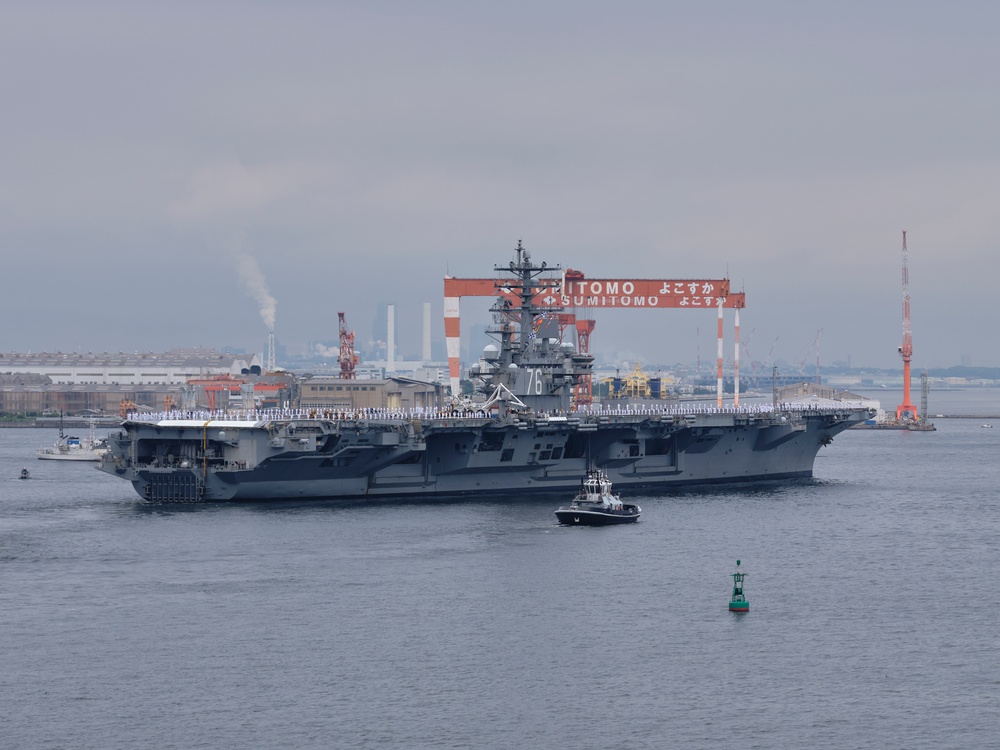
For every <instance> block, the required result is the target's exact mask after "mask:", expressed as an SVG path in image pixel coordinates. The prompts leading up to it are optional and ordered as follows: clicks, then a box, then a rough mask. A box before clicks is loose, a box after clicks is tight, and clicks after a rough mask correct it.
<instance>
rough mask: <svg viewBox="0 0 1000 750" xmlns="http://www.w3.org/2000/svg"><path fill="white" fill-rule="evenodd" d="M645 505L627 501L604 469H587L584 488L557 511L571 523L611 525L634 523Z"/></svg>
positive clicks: (577, 524)
mask: <svg viewBox="0 0 1000 750" xmlns="http://www.w3.org/2000/svg"><path fill="white" fill-rule="evenodd" d="M641 512H642V508H640V507H639V506H638V505H635V504H633V503H623V502H622V500H621V498H620V497H619V496H618V495H616V494H614V493H613V492H612V491H611V480H610V479H608V475H607V474H605V473H604V472H603V471H602V470H600V469H592V470H590V471H588V472H587V478H586V479H584V480H583V484H582V485H581V487H580V491H579V492H578V493H577V495H576V497H574V498H573V502H572V503H570V504H569V505H564V506H562V507H561V508H559V510H557V511H556V518H558V519H559V523H564V524H568V525H571V526H610V525H612V524H617V523H634V522H636V521H638V520H639V514H640V513H641Z"/></svg>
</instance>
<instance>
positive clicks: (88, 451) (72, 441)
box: [35, 422, 108, 461]
mask: <svg viewBox="0 0 1000 750" xmlns="http://www.w3.org/2000/svg"><path fill="white" fill-rule="evenodd" d="M107 452H108V446H107V442H106V441H105V440H99V439H98V438H97V435H96V434H95V433H94V423H93V422H91V423H90V435H89V437H87V438H79V437H77V436H76V435H66V434H64V433H63V428H62V426H60V427H59V439H58V440H56V442H55V444H53V445H52V446H51V447H46V448H39V449H38V450H37V451H35V456H36V457H38V458H41V459H45V460H50V461H100V460H101V458H102V457H103V456H104V454H105V453H107Z"/></svg>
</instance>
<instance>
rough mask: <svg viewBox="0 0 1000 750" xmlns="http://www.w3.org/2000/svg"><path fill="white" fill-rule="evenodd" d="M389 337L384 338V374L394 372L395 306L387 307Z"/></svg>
mask: <svg viewBox="0 0 1000 750" xmlns="http://www.w3.org/2000/svg"><path fill="white" fill-rule="evenodd" d="M386 317H388V319H389V335H388V336H387V337H386V355H385V358H386V367H385V369H386V373H387V374H389V375H391V374H392V373H394V372H396V306H395V305H389V312H388V315H387V316H386Z"/></svg>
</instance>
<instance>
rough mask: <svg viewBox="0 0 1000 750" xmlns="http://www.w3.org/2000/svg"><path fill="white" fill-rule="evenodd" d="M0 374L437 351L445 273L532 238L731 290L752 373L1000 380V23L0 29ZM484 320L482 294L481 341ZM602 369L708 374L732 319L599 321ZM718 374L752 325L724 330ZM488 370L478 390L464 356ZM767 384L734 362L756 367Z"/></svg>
mask: <svg viewBox="0 0 1000 750" xmlns="http://www.w3.org/2000/svg"><path fill="white" fill-rule="evenodd" d="M0 21H2V23H0V39H2V41H3V44H2V48H0V60H2V62H3V70H4V72H3V73H2V74H0V92H2V95H3V100H4V102H5V103H6V107H5V110H6V112H7V117H5V118H4V119H3V121H2V122H0V134H2V138H0V154H2V160H0V164H2V166H0V195H2V196H3V201H2V203H0V205H2V209H0V243H2V247H3V257H4V266H5V278H6V280H7V282H8V283H7V285H6V289H5V293H4V294H3V295H2V296H0V319H2V320H3V324H2V326H0V351H27V350H29V349H30V350H33V351H43V350H44V351H76V350H82V351H122V350H127V351H133V350H144V351H164V350H167V349H170V348H172V347H188V346H205V347H214V348H216V349H221V348H222V347H223V346H225V345H232V346H235V347H239V348H243V349H246V350H248V351H257V352H260V351H262V348H261V347H262V346H263V342H264V341H265V340H266V337H267V331H268V328H269V327H271V326H273V327H274V330H275V332H276V336H277V337H278V339H279V340H280V341H281V342H282V343H283V344H284V345H286V346H288V347H289V348H290V349H292V350H304V349H307V348H308V347H309V346H310V345H311V344H314V343H315V342H324V341H325V342H330V341H335V340H336V338H337V313H338V312H345V313H346V317H347V321H348V325H349V327H350V328H351V329H352V330H354V331H355V332H356V334H357V337H358V339H359V340H360V341H365V340H367V339H369V338H370V337H372V335H373V322H374V321H375V319H376V317H377V315H378V310H377V306H378V304H380V303H386V302H388V303H392V304H394V305H395V307H396V316H397V317H396V320H397V323H396V333H397V340H399V341H412V342H413V345H412V347H411V348H410V349H409V351H414V352H419V351H420V341H421V334H422V331H421V326H422V305H423V303H424V302H430V303H431V304H432V316H433V317H432V320H433V322H434V325H435V333H434V338H435V339H441V338H443V323H442V320H443V306H442V296H443V278H444V276H445V275H452V276H462V277H487V276H491V275H493V266H494V264H505V263H506V262H507V261H508V260H510V259H511V257H512V255H513V250H514V247H515V246H516V244H517V242H518V241H519V240H522V241H523V242H524V245H525V246H526V247H527V248H529V249H530V251H531V252H532V256H533V258H534V259H536V260H545V261H547V262H548V263H549V264H553V265H554V264H559V265H561V266H563V267H571V268H574V269H579V270H582V271H583V272H584V273H585V274H586V275H587V276H589V277H592V278H595V277H605V278H668V279H676V278H721V277H728V278H730V279H731V281H732V284H733V287H734V289H737V290H740V291H743V292H745V294H746V298H747V306H746V309H745V310H743V311H742V313H741V339H742V340H743V341H744V342H746V352H745V353H744V354H742V355H741V358H743V359H744V360H745V361H746V360H747V358H752V359H758V360H761V361H771V360H773V359H783V360H786V361H789V362H795V361H799V360H802V359H804V358H808V359H809V361H813V360H814V359H815V356H816V347H817V345H818V348H819V354H820V358H821V362H822V363H823V365H824V366H827V365H829V364H830V363H833V362H835V361H846V360H848V359H850V360H851V362H852V363H866V364H869V366H871V367H878V368H883V369H884V368H898V367H901V363H900V358H899V355H898V353H897V348H898V347H899V345H900V344H901V341H902V313H901V311H902V301H903V298H902V288H901V281H902V280H901V246H902V230H904V229H905V230H906V231H907V244H908V249H909V292H910V299H911V311H912V313H911V314H912V331H913V348H914V353H913V367H914V369H915V370H917V371H919V369H923V368H936V367H950V366H955V365H959V364H961V363H962V362H963V360H964V361H967V362H968V363H969V364H970V365H971V366H982V367H997V366H1000V349H998V348H997V346H996V333H995V331H994V321H995V317H996V313H995V310H994V306H993V305H992V296H991V294H990V293H989V292H988V290H986V289H985V280H986V279H987V278H988V274H989V269H990V268H995V267H996V266H997V261H996V260H995V259H994V258H995V256H996V253H997V249H998V244H1000V243H998V239H1000V220H998V218H997V211H996V207H995V204H996V175H997V174H998V166H1000V165H998V161H1000V145H998V141H997V138H996V132H997V126H998V119H1000V118H998V114H1000V111H998V110H1000V99H998V97H997V96H996V91H997V87H998V83H1000V72H998V71H1000V50H998V48H997V45H996V43H995V37H996V31H997V29H998V26H1000V24H998V22H1000V8H997V7H995V6H994V5H993V4H987V3H984V2H972V3H965V4H962V5H961V6H960V7H957V8H956V7H946V6H939V5H937V4H932V3H902V2H890V3H882V4H877V5H871V4H861V3H844V4H839V5H837V6H835V7H834V6H830V7H826V6H803V5H801V4H798V3H791V2H772V3H764V4H755V5H747V4H744V3H727V2H724V3H721V4H713V5H711V6H691V5H687V4H672V3H666V4H664V3H651V2H629V1H628V0H626V1H625V2H622V3H616V4H614V5H613V6H612V5H607V6H602V5H593V4H588V5H586V6H585V7H581V6H580V5H579V4H571V3H565V2H550V3H541V4H537V3H532V4H528V3H519V2H514V3H508V4H505V5H504V6H502V7H500V6H490V7H486V6H476V5H472V6H470V5H468V4H463V3H454V2H438V1H432V2H429V3H423V4H420V5H412V4H407V3H397V2H388V3H382V4H378V5H371V4H366V3H357V2H343V3H337V4H332V5H330V6H327V5H325V4H320V3H311V2H299V3H291V4H283V5H278V4H271V3H266V2H248V3H233V2H214V3H207V4H204V3H202V4H199V3H185V2H179V3H171V4H166V5H148V4H142V5H135V4H129V3H124V2H108V1H107V0H97V2H94V3H88V4H82V5H77V4H69V3H63V4H60V3H52V4H44V5H39V4H35V3H27V2H19V1H17V0H15V1H14V2H10V3H7V4H5V6H4V9H3V10H0ZM488 306H489V301H488V300H484V299H464V300H463V301H462V311H463V323H462V325H463V330H464V331H469V330H471V328H472V327H473V326H475V325H481V324H483V323H485V322H487V320H488V317H489V316H488V313H487V309H488ZM593 318H594V319H595V320H597V328H596V330H595V332H594V335H593V337H592V340H591V349H592V351H595V352H598V351H613V352H618V353H620V356H621V359H623V360H625V359H637V360H640V361H642V362H644V363H659V362H664V361H668V362H669V361H694V360H695V359H696V357H698V356H700V357H701V358H702V360H703V361H705V360H714V357H715V343H714V342H715V339H714V336H715V313H714V311H711V310H701V311H691V310H670V311H667V310H655V311H654V310H641V311H640V310H629V311H623V310H595V311H593ZM725 329H726V333H725V335H726V341H725V350H726V354H725V356H726V358H727V359H730V358H731V357H732V350H733V339H732V337H733V317H732V311H727V313H726V323H725ZM464 364H468V363H464ZM742 366H745V363H744V362H741V367H742Z"/></svg>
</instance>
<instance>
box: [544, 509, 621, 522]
mask: <svg viewBox="0 0 1000 750" xmlns="http://www.w3.org/2000/svg"><path fill="white" fill-rule="evenodd" d="M556 518H558V519H559V523H562V524H566V525H567V526H614V525H617V524H622V523H635V522H636V521H638V520H639V511H638V510H637V509H636V510H629V509H627V508H626V509H625V510H621V511H603V510H583V509H580V508H575V509H574V508H560V509H559V510H557V511H556Z"/></svg>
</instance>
